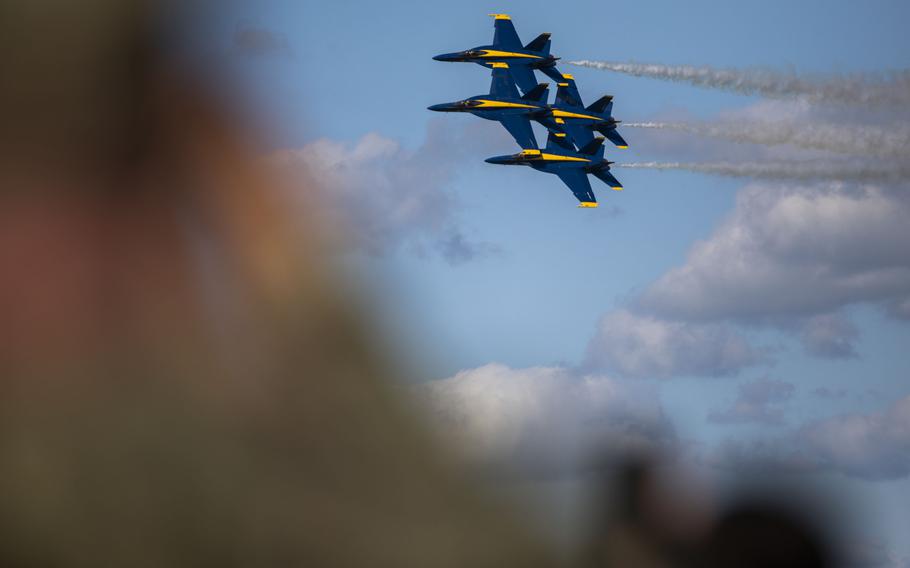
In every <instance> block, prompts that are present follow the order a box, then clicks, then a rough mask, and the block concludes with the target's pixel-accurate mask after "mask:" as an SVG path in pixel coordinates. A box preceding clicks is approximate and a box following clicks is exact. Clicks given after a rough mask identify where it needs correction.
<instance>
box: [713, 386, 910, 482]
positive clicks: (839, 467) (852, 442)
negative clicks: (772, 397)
mask: <svg viewBox="0 0 910 568" xmlns="http://www.w3.org/2000/svg"><path fill="white" fill-rule="evenodd" d="M710 461H711V462H712V463H714V464H715V465H718V466H720V467H725V468H734V469H740V468H741V469H748V470H753V471H754V470H755V469H756V468H757V467H762V466H764V467H771V468H773V469H780V470H791V471H803V472H819V471H830V472H837V473H841V474H843V475H846V476H848V477H855V478H861V479H869V480H883V479H899V478H903V477H906V476H907V475H910V396H907V397H904V398H901V399H900V400H898V401H896V402H895V403H894V404H892V405H891V406H890V407H888V408H885V409H883V410H881V411H877V412H870V413H867V414H863V413H854V414H843V415H840V416H835V417H832V418H828V419H824V420H818V421H815V422H812V423H809V424H806V425H805V426H802V427H801V428H798V429H796V430H794V431H792V432H791V433H790V434H789V435H788V436H786V437H782V438H778V439H775V440H760V441H753V442H749V443H742V442H734V441H729V442H727V443H725V444H723V445H722V446H721V447H720V448H719V450H718V451H717V452H716V453H715V455H713V456H712V457H711V458H710Z"/></svg>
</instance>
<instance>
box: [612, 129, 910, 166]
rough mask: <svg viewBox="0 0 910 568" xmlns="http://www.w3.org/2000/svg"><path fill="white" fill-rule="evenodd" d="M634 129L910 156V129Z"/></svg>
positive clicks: (821, 148) (735, 140) (769, 143)
mask: <svg viewBox="0 0 910 568" xmlns="http://www.w3.org/2000/svg"><path fill="white" fill-rule="evenodd" d="M623 125H624V126H628V127H631V128H655V129H662V130H676V131H680V132H688V133H691V134H697V135H701V136H712V137H716V138H724V139H726V140H732V141H734V142H746V143H751V144H763V145H767V146H775V145H781V144H790V145H793V146H797V147H800V148H811V149H815V150H826V151H829V152H838V153H842V154H850V155H860V156H880V157H886V158H893V157H908V156H910V128H907V127H895V128H893V129H890V130H886V129H883V128H878V127H875V126H865V125H845V124H831V123H807V124H802V123H795V122H784V121H774V122H771V121H768V122H755V121H743V122H732V121H728V122H713V123H708V122H702V123H698V122H628V123H624V124H623Z"/></svg>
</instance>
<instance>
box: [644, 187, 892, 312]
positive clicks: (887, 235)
mask: <svg viewBox="0 0 910 568" xmlns="http://www.w3.org/2000/svg"><path fill="white" fill-rule="evenodd" d="M908 218H910V202H908V199H907V198H906V197H903V196H900V195H898V194H897V193H896V192H895V193H892V192H888V191H886V190H884V189H882V188H878V187H864V188H859V189H857V188H851V187H848V186H845V185H841V184H832V185H829V186H824V187H820V186H808V187H807V186H795V187H777V186H768V185H764V184H753V185H750V186H747V187H746V188H744V189H743V190H742V191H741V192H740V195H739V196H738V198H737V204H736V208H735V210H734V211H733V213H732V214H731V215H730V217H729V218H728V219H727V220H726V221H725V222H724V223H723V224H722V225H721V226H720V227H719V228H718V229H717V230H716V231H715V232H714V234H713V235H711V236H710V237H709V238H708V239H706V240H704V241H700V242H698V243H696V244H695V246H693V247H692V249H691V250H690V252H689V255H688V258H687V260H686V263H685V264H684V265H683V266H680V267H677V268H674V269H672V270H670V271H668V272H667V273H666V274H664V275H663V276H662V277H661V278H659V279H658V280H657V281H656V282H655V283H654V284H653V285H651V286H650V287H649V288H648V289H647V290H646V291H645V292H644V294H643V296H642V298H641V300H640V305H641V306H642V307H643V308H645V309H647V310H649V311H651V312H654V313H657V314H661V315H662V316H665V317H673V318H682V319H687V320H718V319H738V320H757V319H762V318H773V317H792V316H809V315H816V314H821V313H827V312H829V311H832V310H836V309H837V308H839V307H841V306H844V305H847V304H851V303H856V302H864V301H880V300H885V299H889V298H892V297H895V296H897V295H899V294H906V293H907V292H908V291H910V247H907V246H905V243H906V242H908V239H910V223H907V222H906V220H907V219H908Z"/></svg>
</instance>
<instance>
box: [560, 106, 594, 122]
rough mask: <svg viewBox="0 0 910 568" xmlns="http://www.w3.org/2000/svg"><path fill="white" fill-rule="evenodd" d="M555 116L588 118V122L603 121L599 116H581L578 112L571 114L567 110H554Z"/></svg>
mask: <svg viewBox="0 0 910 568" xmlns="http://www.w3.org/2000/svg"><path fill="white" fill-rule="evenodd" d="M553 116H554V117H555V118H586V119H588V120H601V118H600V117H599V116H591V115H590V114H579V113H577V112H569V111H567V110H557V109H555V108H554V109H553Z"/></svg>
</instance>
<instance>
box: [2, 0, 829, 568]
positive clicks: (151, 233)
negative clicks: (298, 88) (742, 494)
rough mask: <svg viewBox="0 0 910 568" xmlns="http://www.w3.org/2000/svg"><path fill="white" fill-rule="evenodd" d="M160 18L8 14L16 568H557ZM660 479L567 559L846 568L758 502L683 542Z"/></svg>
mask: <svg viewBox="0 0 910 568" xmlns="http://www.w3.org/2000/svg"><path fill="white" fill-rule="evenodd" d="M157 6H159V5H158V4H151V3H150V4H143V3H139V2H124V1H114V0H91V1H88V2H80V3H78V6H77V5H76V3H68V2H44V1H40V2H30V1H27V0H19V1H11V0H4V1H3V2H2V8H0V44H2V45H3V46H4V48H5V49H3V51H2V55H0V61H2V63H0V65H2V74H3V86H2V90H0V115H2V121H0V124H2V129H0V274H2V279H0V566H4V567H7V566H11V567H16V566H23V567H25V566H35V567H53V566H93V567H95V566H129V567H142V566H156V567H160V566H219V567H225V566H413V567H436V566H438V567H444V566H471V567H478V566H490V567H492V566H497V567H501V566H522V567H533V566H541V567H543V566H554V565H555V562H554V560H552V558H554V552H553V551H552V550H551V549H550V548H549V546H548V545H547V544H546V543H545V542H542V541H541V540H540V539H539V538H536V537H535V535H534V533H533V531H532V530H531V529H530V528H529V527H527V526H525V524H524V523H523V522H521V521H520V519H519V516H518V515H517V514H516V513H515V512H513V511H510V510H506V509H504V508H503V507H502V505H501V504H495V502H494V501H492V500H490V499H488V498H486V497H485V496H484V494H483V492H482V490H481V489H480V488H478V487H476V486H475V485H474V483H472V482H471V481H470V480H469V479H466V478H465V477H464V476H463V474H462V473H459V472H458V471H454V470H452V469H450V467H449V466H448V463H449V462H448V461H446V459H444V458H442V457H440V455H439V453H441V452H439V450H438V449H437V448H435V447H434V445H433V443H432V441H431V440H430V438H429V435H428V434H424V432H423V430H422V428H420V424H419V422H417V421H416V420H415V419H413V418H412V416H411V414H410V413H409V411H408V409H407V408H406V406H405V402H404V401H403V400H401V397H400V394H399V391H398V389H397V388H396V387H395V383H396V381H394V380H393V377H392V375H393V374H394V371H390V370H389V369H388V368H387V365H386V363H385V362H383V359H382V358H381V357H380V356H379V355H378V354H377V353H375V352H374V351H373V350H372V349H373V344H372V343H371V341H370V338H369V337H367V336H365V334H364V329H365V328H364V326H363V325H362V322H360V321H359V320H358V319H357V317H356V314H355V312H356V310H355V306H356V301H352V300H351V299H350V298H345V297H342V296H340V295H339V292H338V290H339V289H340V288H339V287H337V286H335V282H334V281H333V276H332V274H330V273H329V272H328V268H327V267H326V263H325V262H324V259H323V257H322V256H321V251H320V248H319V245H318V240H317V238H316V235H315V234H311V235H310V236H309V237H310V238H307V236H306V235H305V234H304V236H303V237H301V227H315V225H316V223H317V221H318V218H317V217H318V211H311V212H310V214H311V215H313V218H312V219H308V218H301V217H300V216H301V215H306V213H305V212H303V213H302V212H301V210H300V208H296V207H295V208H294V209H293V214H292V213H291V212H290V211H291V209H290V208H289V207H287V206H286V205H287V204H286V203H284V202H283V198H282V195H284V193H283V192H282V191H281V189H280V187H279V184H277V183H276V182H275V181H274V180H273V179H271V178H270V176H269V175H267V173H265V172H264V171H262V170H260V165H259V164H260V161H259V160H258V157H257V156H256V154H255V152H254V151H253V150H252V148H251V147H250V146H249V145H248V143H247V140H248V136H247V135H246V134H245V133H244V132H243V129H241V128H239V127H238V126H237V124H239V121H237V120H235V119H234V118H233V117H232V116H231V114H230V113H229V112H228V111H227V110H226V107H225V106H224V104H223V101H220V100H219V99H218V98H217V97H215V96H213V95H212V91H213V90H214V87H213V86H212V85H206V84H205V83H204V82H201V81H198V80H197V81H191V80H188V78H187V77H186V76H184V75H181V73H180V72H179V69H180V65H179V62H175V61H173V60H172V59H171V58H172V57H173V55H172V54H171V55H168V54H169V53H170V51H169V50H168V49H166V47H167V46H166V45H165V44H163V43H161V42H162V38H163V37H164V36H163V35H161V34H160V33H157V31H156V30H155V29H154V27H153V24H156V23H158V22H159V21H160V20H161V18H160V16H161V14H162V13H163V12H161V11H160V8H159V9H153V8H156V7H157ZM304 189H305V188H304ZM301 191H302V190H301ZM292 215H293V216H292ZM646 475H647V469H646V468H644V467H643V466H642V467H639V466H630V468H629V474H628V476H627V478H626V482H625V483H624V484H622V485H621V486H620V488H619V489H618V490H617V491H619V493H620V494H622V495H624V496H625V499H626V505H625V507H624V508H622V511H624V512H623V513H622V515H620V520H619V521H617V522H612V521H611V522H604V524H603V525H602V526H600V525H598V526H596V527H595V532H594V533H593V534H592V537H591V539H590V547H589V548H588V549H586V550H585V551H582V552H581V553H579V554H578V555H577V556H578V557H579V558H578V560H572V562H573V563H574V562H577V563H578V564H580V565H590V566H677V565H678V566H690V565H691V566H822V565H826V563H825V560H824V553H823V551H822V550H821V549H820V548H819V547H820V542H821V541H820V540H818V539H817V538H816V537H815V536H814V534H813V533H812V531H811V530H809V529H808V528H807V527H804V526H802V525H800V524H798V523H795V522H791V521H790V520H789V518H787V517H786V516H782V513H781V514H778V512H777V511H775V510H773V509H768V508H765V507H763V506H760V505H759V506H756V507H753V508H742V509H739V510H736V511H731V512H730V514H729V515H727V516H726V517H724V518H722V519H721V520H720V521H719V522H718V523H715V524H713V525H711V526H712V527H713V528H711V529H710V530H709V531H707V532H706V533H705V534H704V535H699V537H698V538H697V539H693V540H690V541H685V542H682V543H680V542H676V541H673V540H672V539H670V538H664V537H663V536H661V535H662V534H663V532H662V529H659V528H656V527H655V526H653V525H652V521H653V519H652V518H650V517H648V516H647V515H644V514H641V513H640V511H641V510H642V509H643V506H642V505H641V503H639V502H638V500H637V496H638V495H639V494H640V493H641V492H642V491H644V490H645V489H644V488H645V487H646V486H647V483H646V481H645V477H646ZM665 520H666V519H665ZM670 522H672V520H670ZM769 543H770V544H769ZM573 558H574V555H573Z"/></svg>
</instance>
